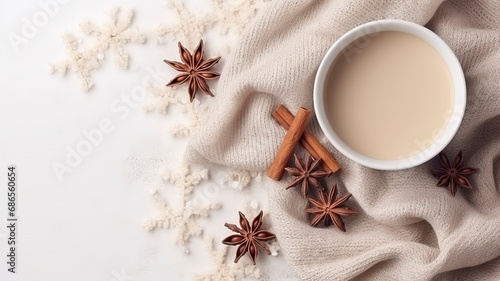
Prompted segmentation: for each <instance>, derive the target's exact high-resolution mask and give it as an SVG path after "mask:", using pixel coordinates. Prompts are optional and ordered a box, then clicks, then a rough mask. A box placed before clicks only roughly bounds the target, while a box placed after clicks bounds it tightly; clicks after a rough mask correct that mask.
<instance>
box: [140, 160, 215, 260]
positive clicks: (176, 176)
mask: <svg viewBox="0 0 500 281" xmlns="http://www.w3.org/2000/svg"><path fill="white" fill-rule="evenodd" d="M207 179H208V170H206V169H203V170H201V171H200V172H198V173H192V172H191V170H190V168H189V166H187V165H184V166H183V168H182V169H181V170H180V171H179V172H177V173H173V174H172V173H170V172H168V173H166V174H165V175H164V180H165V181H167V182H169V183H171V184H174V185H175V186H177V187H179V188H180V189H181V191H182V195H181V196H179V197H178V198H177V199H178V201H179V204H178V205H179V208H178V210H173V209H172V208H170V207H169V206H168V205H167V202H166V201H165V200H164V199H163V198H162V197H161V195H160V194H159V193H158V191H156V190H155V191H153V192H152V194H153V201H154V202H155V205H156V207H157V208H158V209H159V210H160V215H159V216H158V217H155V218H150V219H148V220H147V222H146V224H145V225H144V227H145V228H146V229H147V230H148V231H152V230H154V229H156V228H165V229H170V228H173V229H176V230H177V240H176V244H177V245H178V246H180V247H181V248H183V249H184V251H185V252H186V253H189V248H188V244H189V241H190V240H191V238H192V237H201V236H202V234H203V228H202V227H201V226H200V225H198V224H197V223H196V221H197V219H198V218H201V217H207V216H208V214H209V213H210V211H212V210H217V209H219V208H220V205H219V204H218V203H212V202H210V203H206V204H203V205H200V206H198V205H196V206H195V205H194V204H193V201H192V200H191V198H190V197H191V194H192V192H193V190H194V187H195V186H197V185H199V184H200V183H201V182H202V181H203V180H207Z"/></svg>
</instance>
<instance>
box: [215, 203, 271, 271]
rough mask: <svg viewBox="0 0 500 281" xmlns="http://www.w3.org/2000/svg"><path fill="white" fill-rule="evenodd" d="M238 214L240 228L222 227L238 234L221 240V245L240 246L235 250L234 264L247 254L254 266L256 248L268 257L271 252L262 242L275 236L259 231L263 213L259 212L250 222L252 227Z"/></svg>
mask: <svg viewBox="0 0 500 281" xmlns="http://www.w3.org/2000/svg"><path fill="white" fill-rule="evenodd" d="M238 213H239V214H240V226H241V228H239V227H237V226H236V225H234V224H229V223H225V224H224V226H225V227H227V228H229V229H231V230H232V231H234V232H237V233H239V234H234V235H231V236H229V237H227V238H226V239H224V240H222V243H224V244H226V245H230V246H236V245H240V246H239V247H238V250H236V258H235V259H234V262H235V263H236V262H238V260H239V259H240V258H241V257H242V256H243V255H245V253H247V252H248V255H249V256H250V258H251V259H252V261H253V264H255V258H256V257H257V247H259V248H261V249H262V250H263V251H264V252H266V253H267V254H268V255H270V254H271V251H269V249H268V248H267V246H266V245H265V244H262V242H264V241H268V240H272V239H275V238H276V236H275V235H274V234H272V233H271V232H268V231H265V230H259V229H260V227H261V226H262V216H263V213H262V211H260V213H259V215H258V216H257V217H255V218H254V219H253V221H252V225H250V224H249V223H248V220H247V218H246V217H245V215H243V214H242V213H241V212H238Z"/></svg>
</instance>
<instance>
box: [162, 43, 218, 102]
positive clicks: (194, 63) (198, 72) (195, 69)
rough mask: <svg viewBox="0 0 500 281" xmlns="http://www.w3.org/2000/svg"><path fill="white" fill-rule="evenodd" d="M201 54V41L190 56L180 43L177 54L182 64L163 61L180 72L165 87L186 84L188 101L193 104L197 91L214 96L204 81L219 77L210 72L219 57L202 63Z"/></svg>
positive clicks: (202, 51)
mask: <svg viewBox="0 0 500 281" xmlns="http://www.w3.org/2000/svg"><path fill="white" fill-rule="evenodd" d="M203 53H204V50H203V40H200V43H199V44H198V46H197V47H196V49H195V51H194V53H193V55H191V53H190V52H189V51H188V50H187V49H186V48H184V46H182V44H181V42H179V54H180V57H181V60H182V63H181V62H177V61H169V60H163V61H164V62H165V63H166V64H168V65H170V66H171V67H172V68H174V69H175V70H177V71H180V72H182V73H181V74H179V75H177V76H175V77H174V79H172V80H171V81H170V82H168V84H167V86H174V85H180V84H184V83H186V82H188V92H189V100H190V101H191V102H193V100H194V97H195V96H196V92H197V91H198V89H202V90H203V91H204V92H205V93H206V94H207V95H210V96H212V97H213V96H214V94H212V92H211V91H210V87H209V86H208V84H207V82H206V81H205V80H207V79H216V78H218V77H219V76H220V74H219V73H217V72H214V71H210V68H212V67H213V66H214V65H215V64H216V63H218V62H219V60H220V57H216V58H213V59H209V60H206V61H204V60H203Z"/></svg>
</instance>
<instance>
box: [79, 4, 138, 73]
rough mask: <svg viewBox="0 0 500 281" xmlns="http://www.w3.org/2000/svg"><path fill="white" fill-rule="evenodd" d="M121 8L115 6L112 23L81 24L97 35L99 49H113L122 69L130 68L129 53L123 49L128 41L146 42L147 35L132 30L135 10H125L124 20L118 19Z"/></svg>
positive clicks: (83, 28) (90, 34)
mask: <svg viewBox="0 0 500 281" xmlns="http://www.w3.org/2000/svg"><path fill="white" fill-rule="evenodd" d="M118 13H119V9H118V8H115V9H113V10H111V12H110V20H111V21H110V24H109V25H108V26H103V27H98V26H96V25H95V24H93V23H92V22H90V21H87V22H84V23H82V24H81V25H80V28H81V29H82V31H83V32H84V33H85V34H87V35H89V36H92V37H95V39H96V42H97V49H98V50H100V51H105V50H108V49H109V50H111V51H112V52H113V53H114V55H115V56H116V62H117V64H118V65H119V66H120V67H121V68H122V69H127V68H128V61H129V55H128V54H126V53H125V50H123V46H124V45H125V44H126V43H144V42H145V41H146V37H144V36H143V35H141V34H140V33H139V32H138V31H136V30H132V29H131V28H130V25H131V23H132V19H133V18H134V12H133V11H132V10H130V9H128V10H126V11H125V12H124V15H125V16H124V17H123V19H122V20H119V19H118Z"/></svg>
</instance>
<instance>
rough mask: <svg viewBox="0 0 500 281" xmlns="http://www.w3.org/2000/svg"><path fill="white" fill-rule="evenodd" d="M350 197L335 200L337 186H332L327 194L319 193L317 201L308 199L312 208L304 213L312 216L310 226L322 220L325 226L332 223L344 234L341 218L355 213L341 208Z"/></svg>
mask: <svg viewBox="0 0 500 281" xmlns="http://www.w3.org/2000/svg"><path fill="white" fill-rule="evenodd" d="M350 197H351V194H347V195H344V196H343V197H341V198H339V199H337V185H336V184H334V185H333V187H332V188H331V189H330V191H329V192H328V193H327V192H326V191H320V192H319V201H318V200H315V199H313V198H308V199H309V202H311V204H312V206H311V207H310V208H308V209H307V210H306V211H307V212H308V213H310V214H313V215H314V216H313V218H312V220H311V225H312V226H316V225H317V224H318V223H319V222H320V221H322V220H323V221H324V224H325V226H329V225H330V224H332V222H333V223H334V224H335V225H336V226H337V227H338V228H339V229H340V230H342V231H344V232H345V225H344V221H343V220H342V218H341V216H349V215H352V214H355V213H356V212H354V211H353V210H351V209H349V208H347V207H344V206H342V204H343V203H344V202H346V201H347V200H349V198H350Z"/></svg>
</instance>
